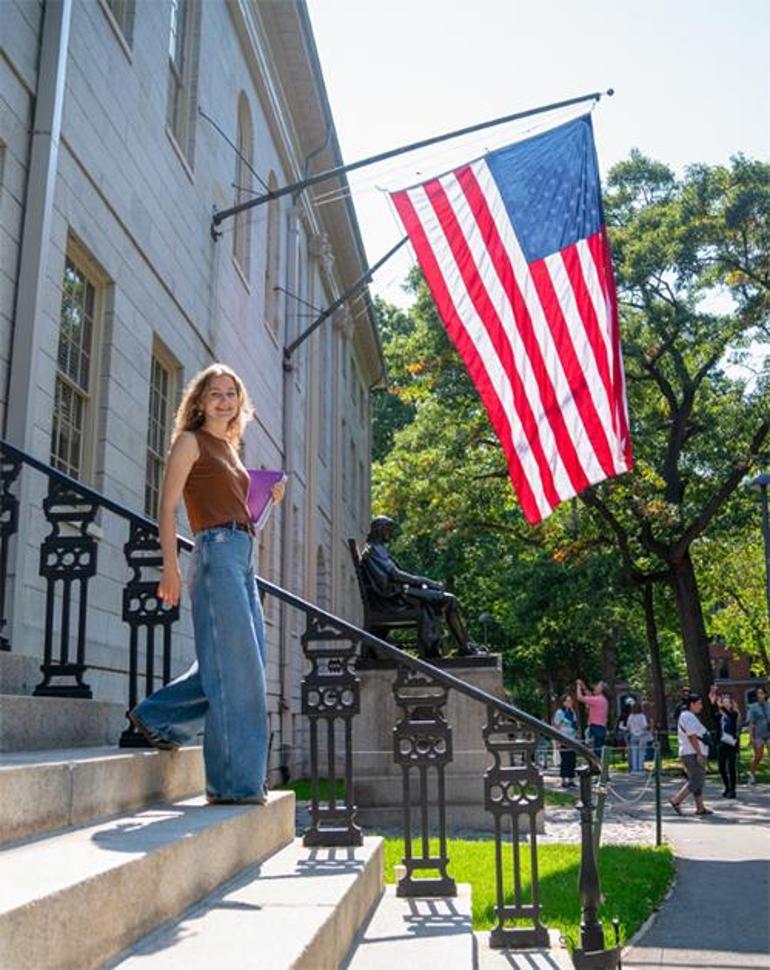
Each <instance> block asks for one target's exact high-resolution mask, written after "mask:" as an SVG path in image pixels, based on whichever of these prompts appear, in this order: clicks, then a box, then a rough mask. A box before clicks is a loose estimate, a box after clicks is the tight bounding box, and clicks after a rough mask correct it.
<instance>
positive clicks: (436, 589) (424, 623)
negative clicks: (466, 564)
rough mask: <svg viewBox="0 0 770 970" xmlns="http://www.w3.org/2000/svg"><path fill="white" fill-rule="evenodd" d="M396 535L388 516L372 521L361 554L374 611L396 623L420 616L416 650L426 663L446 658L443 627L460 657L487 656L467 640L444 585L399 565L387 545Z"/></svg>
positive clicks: (393, 524)
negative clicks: (406, 570)
mask: <svg viewBox="0 0 770 970" xmlns="http://www.w3.org/2000/svg"><path fill="white" fill-rule="evenodd" d="M395 534H396V523H395V522H394V521H393V520H392V519H389V518H388V517H387V516H385V515H380V516H378V517H377V518H375V519H373V520H372V523H371V525H370V527H369V535H368V536H367V537H366V545H365V546H364V549H363V552H362V553H361V572H362V576H363V582H364V587H365V589H366V593H367V596H368V599H369V606H370V608H371V609H372V610H374V611H376V612H377V613H379V614H381V615H384V616H386V617H389V618H390V617H392V619H394V620H397V619H399V618H400V617H401V616H404V615H405V614H409V613H414V612H415V609H416V610H417V613H418V617H419V618H418V619H417V646H418V649H419V651H420V656H421V657H422V658H423V659H426V660H431V659H436V658H438V657H441V656H443V652H444V651H443V640H442V637H441V624H440V621H441V620H442V619H443V620H444V622H445V623H446V625H447V627H448V629H449V632H450V634H451V636H452V639H453V640H454V641H455V645H456V647H457V653H458V654H459V655H460V656H461V657H468V656H475V655H476V654H480V653H485V652H486V651H485V650H484V648H483V647H480V646H478V644H476V643H474V642H473V641H472V640H471V639H470V638H469V637H468V631H467V630H466V628H465V624H464V623H463V619H462V616H461V615H460V605H459V603H458V602H457V598H456V597H455V596H453V595H452V594H451V593H447V592H446V590H445V589H444V586H443V584H442V583H439V582H437V581H436V580H434V579H429V578H428V577H427V576H414V575H412V573H407V572H405V571H404V570H403V569H401V567H400V566H399V565H398V563H397V562H396V560H395V559H394V557H393V555H392V554H391V552H390V550H389V549H388V543H389V542H391V541H392V539H393V537H394V535H395Z"/></svg>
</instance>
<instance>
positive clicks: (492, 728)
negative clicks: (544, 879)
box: [484, 706, 548, 947]
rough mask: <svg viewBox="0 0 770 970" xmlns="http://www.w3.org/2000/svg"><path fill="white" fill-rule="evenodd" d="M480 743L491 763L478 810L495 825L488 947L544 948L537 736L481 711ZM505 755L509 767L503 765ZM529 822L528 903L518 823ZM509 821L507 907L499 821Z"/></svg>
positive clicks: (502, 717)
mask: <svg viewBox="0 0 770 970" xmlns="http://www.w3.org/2000/svg"><path fill="white" fill-rule="evenodd" d="M484 743H485V744H486V747H487V750H488V751H489V753H490V754H491V755H492V757H493V758H494V763H493V764H492V765H491V766H490V767H489V768H487V771H486V773H485V775H484V807H485V808H486V810H487V811H488V812H491V813H492V815H493V816H494V820H495V867H496V873H497V905H496V906H495V910H496V912H497V926H495V927H494V928H493V930H492V932H491V934H490V937H489V942H490V945H491V946H493V947H504V946H515V947H529V946H532V947H543V946H544V947H547V946H548V930H547V929H546V928H545V926H543V924H542V923H541V922H540V898H539V887H538V873H537V831H536V828H537V813H538V812H539V811H540V810H541V809H542V808H543V804H544V797H543V794H544V793H543V776H542V774H541V772H540V770H539V769H538V767H537V765H536V764H535V761H534V757H535V748H536V745H537V736H536V735H535V734H534V733H533V732H532V731H525V730H522V728H521V727H520V726H519V725H518V724H517V722H516V721H514V720H513V719H512V718H510V717H507V716H506V715H505V714H502V713H500V712H499V711H497V710H495V708H494V707H491V706H487V723H486V724H485V726H484ZM503 755H507V756H508V757H507V759H506V760H508V761H509V764H503ZM523 815H526V816H527V817H528V819H529V850H530V877H531V878H530V901H529V902H526V901H525V899H524V894H523V891H522V871H521V846H520V843H519V836H520V832H521V829H520V825H519V820H520V818H521V817H522V816H523ZM504 818H508V819H510V832H511V851H512V862H513V879H512V889H513V893H512V895H513V904H512V905H509V904H507V903H506V898H509V892H508V890H507V886H510V885H511V882H510V881H508V880H506V878H505V872H504V863H503V835H504V833H503V819H504ZM509 920H517V921H518V920H531V921H532V924H533V925H532V926H506V925H505V924H506V921H509Z"/></svg>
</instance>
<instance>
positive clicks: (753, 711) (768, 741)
mask: <svg viewBox="0 0 770 970" xmlns="http://www.w3.org/2000/svg"><path fill="white" fill-rule="evenodd" d="M748 721H749V733H750V734H751V746H752V748H753V749H754V757H753V758H752V759H751V768H750V769H749V784H750V785H756V783H757V768H759V766H760V764H761V763H762V754H763V752H764V750H765V748H767V756H768V759H770V704H768V702H767V691H766V690H765V688H764V687H757V699H756V700H755V701H754V703H753V704H749V712H748Z"/></svg>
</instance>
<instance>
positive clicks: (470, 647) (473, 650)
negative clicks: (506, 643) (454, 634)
mask: <svg viewBox="0 0 770 970" xmlns="http://www.w3.org/2000/svg"><path fill="white" fill-rule="evenodd" d="M488 653H489V650H487V648H486V647H482V645H481V644H480V643H474V642H473V640H469V641H468V642H467V643H466V644H465V646H463V647H460V649H459V650H458V651H457V655H458V656H459V657H482V656H484V655H485V654H488Z"/></svg>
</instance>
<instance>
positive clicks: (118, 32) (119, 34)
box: [99, 0, 134, 64]
mask: <svg viewBox="0 0 770 970" xmlns="http://www.w3.org/2000/svg"><path fill="white" fill-rule="evenodd" d="M99 6H100V7H101V8H102V11H103V12H104V16H105V17H106V18H107V22H108V23H109V25H110V27H111V28H112V32H113V33H114V34H115V38H116V39H117V42H118V44H120V48H121V50H122V51H123V53H124V54H125V55H126V60H127V61H128V63H129V64H133V63H134V55H133V52H132V50H131V45H130V44H129V42H128V38H127V37H126V35H125V34H124V33H123V29H122V27H121V26H120V24H119V23H118V22H117V20H116V19H115V14H114V13H113V12H112V11H111V10H110V8H109V7H108V6H107V2H106V0H99Z"/></svg>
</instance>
